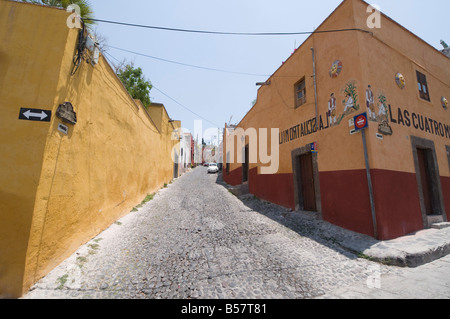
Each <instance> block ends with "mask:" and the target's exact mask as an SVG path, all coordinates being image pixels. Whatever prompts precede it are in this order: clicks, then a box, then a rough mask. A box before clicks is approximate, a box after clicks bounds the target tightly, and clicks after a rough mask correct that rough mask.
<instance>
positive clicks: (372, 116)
mask: <svg viewBox="0 0 450 319" xmlns="http://www.w3.org/2000/svg"><path fill="white" fill-rule="evenodd" d="M366 106H367V113H368V114H369V120H370V121H376V120H377V115H376V113H375V97H374V95H373V92H372V86H371V85H369V86H368V87H367V90H366Z"/></svg>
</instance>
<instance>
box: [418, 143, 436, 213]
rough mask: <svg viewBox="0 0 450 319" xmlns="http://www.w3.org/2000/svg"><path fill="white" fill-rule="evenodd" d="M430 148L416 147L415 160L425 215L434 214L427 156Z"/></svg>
mask: <svg viewBox="0 0 450 319" xmlns="http://www.w3.org/2000/svg"><path fill="white" fill-rule="evenodd" d="M429 153H430V150H427V149H423V148H418V149H417V160H418V163H419V172H420V182H421V184H422V185H421V186H422V195H423V202H424V208H425V214H426V215H427V216H430V215H434V213H433V212H434V209H433V201H432V197H433V196H432V194H433V193H432V192H433V189H432V187H431V176H430V164H429V160H428V159H429V156H430V154H429Z"/></svg>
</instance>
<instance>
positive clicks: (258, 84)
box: [256, 80, 271, 86]
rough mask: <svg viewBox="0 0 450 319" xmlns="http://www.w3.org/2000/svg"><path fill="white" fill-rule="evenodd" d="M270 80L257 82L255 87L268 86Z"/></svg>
mask: <svg viewBox="0 0 450 319" xmlns="http://www.w3.org/2000/svg"><path fill="white" fill-rule="evenodd" d="M270 83H271V82H270V80H267V81H266V82H257V83H256V85H257V86H263V85H270Z"/></svg>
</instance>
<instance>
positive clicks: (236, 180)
mask: <svg viewBox="0 0 450 319" xmlns="http://www.w3.org/2000/svg"><path fill="white" fill-rule="evenodd" d="M224 168H225V165H224ZM223 180H224V181H225V182H226V183H227V184H230V185H232V186H236V185H240V184H242V166H241V167H239V168H237V169H235V170H234V171H231V172H229V173H228V174H227V172H226V171H225V169H224V171H223Z"/></svg>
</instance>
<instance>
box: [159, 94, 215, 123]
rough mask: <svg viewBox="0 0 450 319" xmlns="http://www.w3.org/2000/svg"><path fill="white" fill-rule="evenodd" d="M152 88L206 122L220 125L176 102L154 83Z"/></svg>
mask: <svg viewBox="0 0 450 319" xmlns="http://www.w3.org/2000/svg"><path fill="white" fill-rule="evenodd" d="M152 88H153V89H155V90H157V91H158V92H160V93H161V94H162V95H164V96H165V97H167V98H169V99H171V100H172V101H173V102H175V103H176V104H178V105H179V106H181V107H182V108H184V109H186V110H187V111H189V112H191V113H192V114H194V115H195V116H198V117H199V118H201V119H202V120H205V121H206V122H209V123H211V124H212V125H214V126H215V127H220V125H217V124H216V123H214V122H211V121H210V120H208V119H206V118H204V117H203V116H201V115H199V114H197V113H195V112H194V111H192V110H191V109H189V108H188V107H186V106H184V105H183V104H181V103H180V102H178V101H177V100H175V99H174V98H172V97H170V96H169V95H167V94H166V93H164V92H163V91H161V90H160V89H158V88H157V87H155V86H154V85H152Z"/></svg>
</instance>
